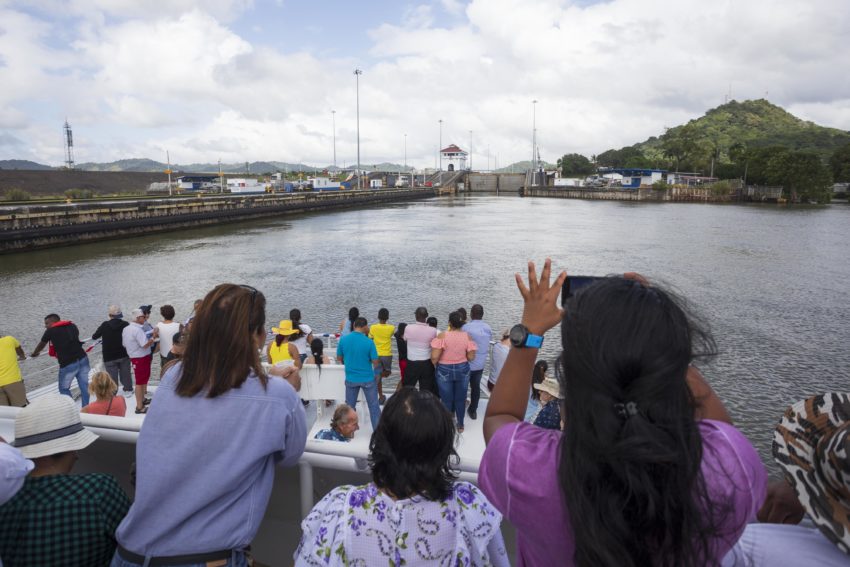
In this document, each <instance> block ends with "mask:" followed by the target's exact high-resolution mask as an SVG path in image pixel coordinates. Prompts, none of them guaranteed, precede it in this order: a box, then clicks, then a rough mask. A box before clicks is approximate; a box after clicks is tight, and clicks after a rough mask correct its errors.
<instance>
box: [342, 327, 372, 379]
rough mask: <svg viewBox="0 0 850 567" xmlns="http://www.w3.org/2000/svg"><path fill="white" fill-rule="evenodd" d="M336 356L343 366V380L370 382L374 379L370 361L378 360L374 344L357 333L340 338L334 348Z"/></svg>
mask: <svg viewBox="0 0 850 567" xmlns="http://www.w3.org/2000/svg"><path fill="white" fill-rule="evenodd" d="M336 355H337V356H341V357H342V361H343V363H344V364H345V379H346V381H348V382H371V381H373V380H374V379H375V374H374V369H373V368H372V361H374V360H378V350H377V349H376V348H375V343H374V342H373V341H372V339H370V338H369V337H367V336H366V335H364V334H363V333H361V332H359V331H354V332H352V333H349V334H347V335H345V336H344V337H342V338H341V339H340V340H339V344H338V345H337V347H336Z"/></svg>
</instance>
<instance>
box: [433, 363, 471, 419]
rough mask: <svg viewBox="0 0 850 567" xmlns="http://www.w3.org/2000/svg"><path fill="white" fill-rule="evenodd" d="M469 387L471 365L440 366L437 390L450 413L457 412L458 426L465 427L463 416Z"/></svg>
mask: <svg viewBox="0 0 850 567" xmlns="http://www.w3.org/2000/svg"><path fill="white" fill-rule="evenodd" d="M468 387H469V363H468V362H461V363H460V364H438V365H437V389H438V390H439V391H440V399H441V400H443V404H445V406H446V408H447V409H448V410H449V411H453V412H455V416H457V426H458V427H463V415H464V410H465V409H466V389H467V388H468Z"/></svg>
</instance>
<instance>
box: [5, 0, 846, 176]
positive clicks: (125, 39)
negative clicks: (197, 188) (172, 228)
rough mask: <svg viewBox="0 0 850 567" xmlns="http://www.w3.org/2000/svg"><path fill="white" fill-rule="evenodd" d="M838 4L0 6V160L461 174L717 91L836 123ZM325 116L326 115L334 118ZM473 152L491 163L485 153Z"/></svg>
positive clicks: (53, 1) (167, 0)
mask: <svg viewBox="0 0 850 567" xmlns="http://www.w3.org/2000/svg"><path fill="white" fill-rule="evenodd" d="M848 30H850V2H848V1H847V0H737V1H733V0H713V1H706V0H676V1H675V2H672V1H669V0H610V1H603V2H598V1H594V0H471V1H465V0H435V1H431V2H423V3H406V2H404V1H390V0H380V1H377V0H376V1H371V0H359V1H358V0H301V1H296V0H277V1H275V0H254V1H251V0H206V1H203V2H202V1H195V0H156V1H141V0H136V1H134V0H66V1H60V0H26V1H15V0H0V159H14V158H17V159H31V160H35V161H38V162H41V163H48V164H52V165H59V164H61V163H62V161H63V147H62V124H63V122H64V121H65V118H66V117H67V119H68V120H69V121H70V123H71V125H72V126H73V129H74V135H75V142H76V160H77V162H85V161H111V160H115V159H122V158H132V157H147V158H151V159H156V160H160V161H164V160H165V152H166V150H168V151H170V154H171V159H172V161H173V162H176V163H183V164H185V163H191V162H215V161H216V160H218V159H221V160H223V161H225V162H241V161H246V160H248V161H255V160H280V161H289V162H304V163H308V164H313V165H328V164H330V163H332V161H333V126H332V121H333V117H334V116H335V120H336V151H337V162H338V164H339V165H340V166H342V165H343V164H349V165H350V164H351V163H352V162H354V161H355V160H356V134H355V132H356V125H355V77H354V74H353V71H354V69H355V68H360V69H362V70H363V75H362V76H361V77H360V140H361V156H362V157H361V159H362V162H363V163H375V162H382V161H393V162H397V163H401V162H402V161H403V160H404V148H405V134H406V135H407V136H406V140H407V159H408V163H410V164H413V165H416V166H420V167H425V166H433V165H434V161H435V156H436V151H437V146H438V144H439V141H440V125H439V123H438V120H440V119H442V120H443V125H442V141H443V145H444V146H445V145H448V144H449V143H452V142H453V143H456V144H458V145H459V146H461V147H462V148H464V149H469V146H470V130H471V131H472V135H471V143H472V152H473V156H472V160H473V163H472V165H473V167H474V168H476V169H478V168H482V169H483V168H485V167H486V165H485V164H487V163H489V164H490V166H491V167H492V166H495V165H496V159H497V158H498V165H500V166H504V165H507V164H509V163H511V162H514V161H518V160H524V159H530V157H531V136H532V113H533V106H534V105H533V104H532V100H537V101H538V103H537V105H536V119H537V129H538V134H537V135H538V140H539V145H540V153H541V156H542V157H543V159H545V160H548V161H552V162H554V161H555V160H556V159H557V157H558V156H560V155H562V154H564V153H568V152H580V153H583V154H585V155H588V156H589V155H591V154H595V153H599V152H602V151H604V150H606V149H609V148H611V147H620V146H623V145H627V144H632V143H635V142H638V141H642V140H644V139H645V138H647V137H649V136H651V135H655V134H659V133H661V132H663V129H664V127H665V126H674V125H677V124H680V123H682V122H685V121H687V120H689V119H691V118H694V117H697V116H699V115H701V114H703V113H704V112H705V110H707V109H708V108H711V107H714V106H717V105H718V104H721V103H723V102H724V99H725V97H726V96H728V95H729V93H730V90H731V95H732V97H733V98H735V99H737V100H744V99H750V98H762V97H765V96H767V98H768V99H769V100H770V101H771V102H773V103H775V104H779V105H781V106H783V107H785V108H786V109H788V110H789V111H790V112H792V113H794V114H795V115H797V116H800V117H802V118H805V119H809V120H813V121H815V122H817V123H819V124H822V125H827V126H833V127H838V128H842V129H845V130H850V57H848V55H847V53H848V50H850V43H848V33H847V32H848ZM334 110H335V111H336V114H335V115H333V114H332V111H334ZM488 148H489V153H490V158H489V162H488V157H487V151H488Z"/></svg>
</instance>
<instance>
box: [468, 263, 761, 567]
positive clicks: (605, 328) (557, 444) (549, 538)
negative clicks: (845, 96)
mask: <svg viewBox="0 0 850 567" xmlns="http://www.w3.org/2000/svg"><path fill="white" fill-rule="evenodd" d="M550 273H551V263H550V261H549V260H548V259H547V260H546V263H545V265H544V268H543V272H542V274H541V276H540V280H539V281H538V279H537V273H536V270H535V268H534V264H533V263H529V269H528V285H527V286H526V284H525V283H524V282H523V280H522V279H521V278H520V276H519V275H518V274H517V276H516V278H517V286H518V287H519V289H520V293H521V294H522V297H523V300H524V304H525V305H524V309H523V316H522V324H521V325H517V326H515V327H514V328H513V329H512V330H511V343H512V348H511V351H510V354H509V355H508V359H507V361H506V362H505V366H504V368H503V370H502V373H501V375H500V378H499V381H498V382H497V383H496V387H495V389H494V390H493V393H492V396H491V398H490V401H489V403H488V406H487V414H486V417H485V420H484V438H485V441H486V442H487V449H486V451H485V454H484V457H483V459H482V462H481V468H480V471H479V477H478V478H479V482H480V485H481V489H482V491H483V492H484V493H485V494H486V495H487V496H488V498H489V499H490V501H491V502H493V504H494V505H495V506H496V508H498V509H499V510H501V511H502V512H503V513H504V514H505V517H506V518H507V519H508V520H510V521H511V523H512V524H513V525H514V526H515V527H516V530H517V550H518V555H519V558H518V565H578V566H582V567H589V566H598V565H603V566H609V565H610V566H613V565H616V566H618V567H619V566H625V567H638V566H645V565H648V566H664V567H668V566H669V567H674V566H675V567H679V566H684V567H695V566H702V565H716V564H717V563H719V561H720V560H721V559H722V558H723V556H724V554H725V553H726V551H728V550H729V548H730V547H731V546H732V545H733V544H734V543H735V541H736V540H737V538H738V537H739V535H740V534H741V533H742V531H743V529H744V526H745V525H746V524H747V521H748V520H749V519H751V518H754V517H755V514H756V512H757V510H758V509H759V507H760V506H761V503H762V501H763V500H764V496H765V487H766V480H767V473H766V471H765V469H764V466H763V465H762V463H761V461H760V460H759V457H758V454H757V453H756V451H755V449H753V446H752V445H751V444H750V442H749V441H748V440H747V439H746V438H745V437H744V436H743V435H742V434H741V433H740V432H739V431H738V430H736V429H735V428H734V427H733V426H732V425H731V420H730V418H729V415H728V414H727V413H726V410H725V409H724V407H723V404H722V402H721V401H720V400H719V398H718V397H717V396H716V395H715V394H714V392H713V391H712V389H711V388H710V387H709V386H708V384H707V383H706V382H705V381H704V380H703V378H702V376H701V374H700V373H699V371H697V370H696V369H695V368H694V367H692V366H691V363H692V361H693V360H694V359H695V358H696V357H698V356H701V355H710V354H713V353H714V351H715V348H714V344H713V342H712V340H711V337H710V336H709V335H708V334H707V333H706V332H704V331H702V330H700V328H699V327H698V326H697V324H696V322H695V320H694V318H693V317H692V316H689V315H688V314H687V313H686V311H685V309H684V308H683V307H682V303H681V302H680V300H678V299H676V298H675V297H674V296H673V295H672V294H671V293H670V292H668V291H665V290H664V289H662V288H660V287H657V286H654V285H649V284H648V283H647V282H646V281H645V280H644V279H643V278H641V277H639V276H634V275H631V276H632V277H610V278H603V279H602V280H601V281H600V282H597V283H596V284H594V285H592V286H590V287H587V288H585V289H583V290H582V291H581V292H579V293H577V294H576V295H574V296H573V297H572V298H571V299H570V300H569V302H568V303H567V304H566V305H565V306H564V310H563V311H562V310H561V309H559V308H558V306H557V305H556V301H557V298H558V296H559V294H560V292H561V285H562V283H563V281H564V279H565V277H566V273H564V272H562V273H561V274H560V275H559V276H558V278H557V279H556V281H555V283H554V285H552V286H550ZM559 322H560V323H561V341H562V347H563V354H562V356H561V357H560V359H559V364H560V365H561V372H560V373H559V379H560V384H561V392H563V394H564V401H563V404H564V405H563V411H562V416H563V421H564V429H563V432H561V431H556V430H546V429H541V428H537V427H534V426H531V425H529V424H527V423H523V422H522V418H523V416H524V413H525V402H526V400H527V396H528V388H529V385H530V384H529V383H530V381H531V374H532V372H531V369H532V365H533V364H534V361H535V359H536V356H537V352H538V348H539V346H540V345H541V343H542V336H543V334H544V333H545V332H546V331H548V330H549V329H551V328H552V327H554V326H555V325H557V324H558V323H559ZM550 403H552V402H550ZM558 494H560V497H557V496H555V497H553V495H558Z"/></svg>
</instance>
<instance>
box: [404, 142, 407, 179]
mask: <svg viewBox="0 0 850 567" xmlns="http://www.w3.org/2000/svg"><path fill="white" fill-rule="evenodd" d="M404 171H405V172H407V134H405V135H404Z"/></svg>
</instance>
